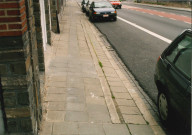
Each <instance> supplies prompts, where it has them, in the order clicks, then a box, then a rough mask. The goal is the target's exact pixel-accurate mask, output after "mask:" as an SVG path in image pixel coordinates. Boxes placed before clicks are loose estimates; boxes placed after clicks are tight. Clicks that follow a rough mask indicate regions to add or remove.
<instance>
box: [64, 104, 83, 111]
mask: <svg viewBox="0 0 192 135" xmlns="http://www.w3.org/2000/svg"><path fill="white" fill-rule="evenodd" d="M66 110H67V111H85V104H82V103H69V102H67V103H66Z"/></svg>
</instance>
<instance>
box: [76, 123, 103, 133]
mask: <svg viewBox="0 0 192 135" xmlns="http://www.w3.org/2000/svg"><path fill="white" fill-rule="evenodd" d="M79 134H80V135H105V132H104V129H103V126H102V124H95V123H94V124H92V123H79Z"/></svg>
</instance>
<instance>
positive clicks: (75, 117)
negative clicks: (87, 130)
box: [65, 111, 89, 122]
mask: <svg viewBox="0 0 192 135" xmlns="http://www.w3.org/2000/svg"><path fill="white" fill-rule="evenodd" d="M65 121H67V122H88V121H89V116H88V113H87V112H75V111H67V112H66V116H65Z"/></svg>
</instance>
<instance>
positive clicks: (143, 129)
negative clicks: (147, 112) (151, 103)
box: [128, 124, 154, 135]
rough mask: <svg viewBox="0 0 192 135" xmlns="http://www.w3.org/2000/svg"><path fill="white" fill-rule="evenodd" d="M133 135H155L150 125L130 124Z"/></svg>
mask: <svg viewBox="0 0 192 135" xmlns="http://www.w3.org/2000/svg"><path fill="white" fill-rule="evenodd" d="M128 127H129V129H130V131H131V134H132V135H154V133H153V130H152V129H151V127H150V126H149V125H133V124H128Z"/></svg>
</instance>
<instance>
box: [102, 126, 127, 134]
mask: <svg viewBox="0 0 192 135" xmlns="http://www.w3.org/2000/svg"><path fill="white" fill-rule="evenodd" d="M103 128H104V131H105V134H106V135H130V133H129V130H128V129H127V126H126V125H125V124H103Z"/></svg>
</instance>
